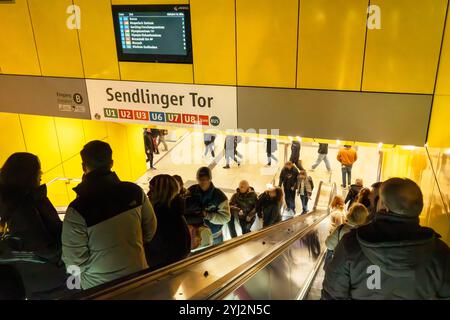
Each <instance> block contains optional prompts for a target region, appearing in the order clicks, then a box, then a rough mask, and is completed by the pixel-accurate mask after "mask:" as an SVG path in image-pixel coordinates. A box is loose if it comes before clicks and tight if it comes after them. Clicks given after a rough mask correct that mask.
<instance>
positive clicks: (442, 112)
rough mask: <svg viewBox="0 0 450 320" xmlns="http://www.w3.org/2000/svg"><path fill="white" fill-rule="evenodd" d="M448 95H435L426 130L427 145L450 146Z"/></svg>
mask: <svg viewBox="0 0 450 320" xmlns="http://www.w3.org/2000/svg"><path fill="white" fill-rule="evenodd" d="M449 119H450V96H435V97H434V101H433V109H432V112H431V121H430V127H429V131H428V145H429V146H430V147H437V148H450V128H449V126H448V122H449Z"/></svg>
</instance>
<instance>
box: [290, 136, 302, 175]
mask: <svg viewBox="0 0 450 320" xmlns="http://www.w3.org/2000/svg"><path fill="white" fill-rule="evenodd" d="M300 150H301V144H300V141H297V140H294V141H292V143H291V157H290V158H289V161H290V162H292V163H293V164H295V165H296V166H297V168H299V167H300V164H299V161H300ZM299 169H300V168H299Z"/></svg>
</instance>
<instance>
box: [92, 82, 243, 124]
mask: <svg viewBox="0 0 450 320" xmlns="http://www.w3.org/2000/svg"><path fill="white" fill-rule="evenodd" d="M86 85H87V91H88V96H89V103H90V108H91V116H92V119H95V120H103V121H113V122H127V123H142V124H157V125H166V126H183V127H192V126H194V125H201V126H203V127H205V128H217V129H221V130H224V129H236V128H237V106H236V87H226V86H207V85H189V84H172V83H148V82H131V81H109V80H86Z"/></svg>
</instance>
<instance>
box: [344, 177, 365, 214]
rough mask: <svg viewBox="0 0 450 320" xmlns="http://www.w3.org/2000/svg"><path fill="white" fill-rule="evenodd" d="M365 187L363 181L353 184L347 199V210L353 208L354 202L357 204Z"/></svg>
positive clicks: (356, 181)
mask: <svg viewBox="0 0 450 320" xmlns="http://www.w3.org/2000/svg"><path fill="white" fill-rule="evenodd" d="M363 187H364V186H363V180H362V179H356V180H355V184H352V185H351V186H350V190H349V191H348V193H347V196H346V197H345V203H346V204H347V205H348V206H347V208H350V207H351V206H352V204H353V202H355V200H356V198H357V197H358V194H359V192H360V191H361V189H362V188H363Z"/></svg>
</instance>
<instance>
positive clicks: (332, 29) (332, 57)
mask: <svg viewBox="0 0 450 320" xmlns="http://www.w3.org/2000/svg"><path fill="white" fill-rule="evenodd" d="M367 5H368V1H367V0H333V1H329V0H302V1H300V22H299V23H300V25H299V40H298V41H299V48H298V71H297V87H298V88H314V89H335V90H360V86H361V73H362V66H363V56H364V41H365V33H366V17H367Z"/></svg>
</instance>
